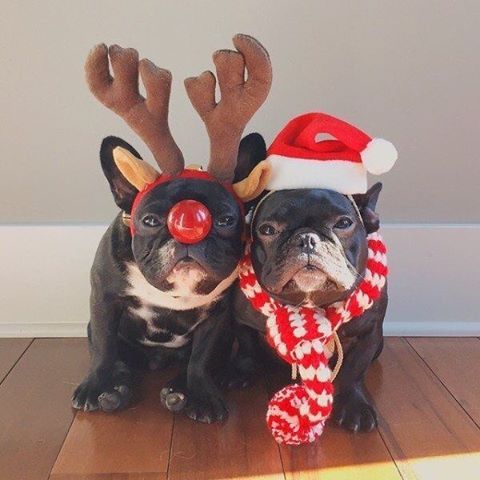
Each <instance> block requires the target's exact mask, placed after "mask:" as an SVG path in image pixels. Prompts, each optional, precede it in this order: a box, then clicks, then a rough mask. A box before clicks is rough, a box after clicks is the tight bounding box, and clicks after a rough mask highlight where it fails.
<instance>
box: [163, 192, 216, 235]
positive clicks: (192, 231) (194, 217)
mask: <svg viewBox="0 0 480 480" xmlns="http://www.w3.org/2000/svg"><path fill="white" fill-rule="evenodd" d="M167 226H168V230H169V231H170V233H171V235H172V237H173V238H174V239H175V240H177V241H178V242H180V243H188V244H192V243H197V242H199V241H200V240H203V239H204V238H205V237H206V236H207V235H208V232H210V229H211V228H212V216H211V215H210V212H209V211H208V208H207V207H206V206H205V205H204V204H203V203H200V202H197V201H196V200H182V201H181V202H178V203H177V204H175V205H174V206H173V207H172V208H171V209H170V212H169V213H168V218H167Z"/></svg>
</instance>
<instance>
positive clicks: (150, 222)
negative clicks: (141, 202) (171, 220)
mask: <svg viewBox="0 0 480 480" xmlns="http://www.w3.org/2000/svg"><path fill="white" fill-rule="evenodd" d="M142 223H143V224H144V225H146V226H147V227H159V226H160V219H159V218H158V217H157V216H156V215H151V214H148V215H145V216H144V217H143V218H142Z"/></svg>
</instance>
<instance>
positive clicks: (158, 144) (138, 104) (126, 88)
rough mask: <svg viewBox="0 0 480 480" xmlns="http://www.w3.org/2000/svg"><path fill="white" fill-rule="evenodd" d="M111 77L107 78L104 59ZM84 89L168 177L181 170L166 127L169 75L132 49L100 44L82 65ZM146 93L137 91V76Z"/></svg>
mask: <svg viewBox="0 0 480 480" xmlns="http://www.w3.org/2000/svg"><path fill="white" fill-rule="evenodd" d="M109 57H110V62H111V64H112V70H113V74H114V77H113V78H112V76H111V75H110V70H109V66H108V58H109ZM85 72H86V76H87V82H88V86H89V87H90V90H91V92H92V93H93V94H94V95H95V97H96V98H97V99H98V100H99V101H100V102H101V103H103V104H104V105H105V106H106V107H107V108H109V109H111V110H113V111H114V112H115V113H116V114H118V115H119V116H120V117H121V118H123V120H125V122H126V123H127V124H128V125H129V126H130V127H131V128H132V130H134V131H135V133H136V134H137V135H138V136H139V137H140V138H141V139H142V140H143V141H144V142H145V144H146V145H147V146H148V148H149V149H150V151H151V152H152V154H153V156H154V157H155V160H156V162H157V163H158V166H159V167H160V168H161V170H162V171H163V172H164V173H166V174H169V175H175V174H177V173H179V172H181V171H182V170H183V167H184V161H183V155H182V152H181V151H180V149H179V148H178V146H177V144H176V143H175V140H174V139H173V137H172V134H171V133H170V128H169V127H168V101H169V97H170V88H171V84H172V75H171V74H170V72H169V71H168V70H164V69H162V68H159V67H157V66H156V65H155V64H153V63H152V62H151V61H150V60H147V59H142V60H140V61H139V60H138V52H137V51H136V50H134V49H133V48H125V49H124V48H121V47H119V46H118V45H112V46H111V47H109V48H107V46H106V45H104V44H100V45H97V46H96V47H94V48H93V49H92V50H91V52H90V54H89V55H88V58H87V61H86V62H85ZM139 73H140V76H141V78H142V82H143V85H144V86H145V90H146V93H147V95H146V97H147V98H144V97H143V96H142V95H141V94H140V92H139V90H138V76H139Z"/></svg>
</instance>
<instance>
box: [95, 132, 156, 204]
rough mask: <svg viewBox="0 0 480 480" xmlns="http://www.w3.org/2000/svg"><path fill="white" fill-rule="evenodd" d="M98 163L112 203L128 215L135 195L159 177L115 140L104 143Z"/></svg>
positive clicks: (126, 147)
mask: <svg viewBox="0 0 480 480" xmlns="http://www.w3.org/2000/svg"><path fill="white" fill-rule="evenodd" d="M100 161H101V164H102V169H103V173H104V174H105V177H107V180H108V183H109V184H110V190H111V191H112V194H113V198H114V200H115V203H116V204H117V205H118V206H119V207H120V208H121V209H122V210H123V211H125V212H127V213H130V210H131V208H132V205H133V201H134V200H135V197H136V195H137V193H138V192H139V191H140V190H142V189H143V188H144V187H145V185H147V184H148V183H151V182H153V181H155V179H156V178H157V177H158V175H159V173H158V172H157V171H156V170H155V169H154V168H153V167H152V166H151V165H149V164H148V163H146V162H144V161H143V160H142V158H141V156H140V154H139V153H138V152H137V151H136V150H135V149H134V148H133V147H132V146H131V145H129V144H128V143H127V142H125V141H124V140H122V139H121V138H117V137H107V138H105V139H104V140H103V142H102V146H101V148H100Z"/></svg>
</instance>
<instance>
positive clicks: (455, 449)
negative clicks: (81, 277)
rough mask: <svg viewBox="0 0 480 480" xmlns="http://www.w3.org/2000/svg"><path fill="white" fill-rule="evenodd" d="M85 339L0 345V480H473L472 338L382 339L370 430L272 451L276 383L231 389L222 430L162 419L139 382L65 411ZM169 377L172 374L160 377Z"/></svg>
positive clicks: (479, 430) (479, 347)
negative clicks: (125, 395) (115, 402)
mask: <svg viewBox="0 0 480 480" xmlns="http://www.w3.org/2000/svg"><path fill="white" fill-rule="evenodd" d="M87 365H88V358H87V349H86V342H85V340H84V339H35V340H31V339H0V382H1V383H0V479H1V480H17V479H19V480H20V479H21V480H37V479H48V478H51V479H53V480H87V479H89V480H90V479H91V480H94V479H95V480H120V479H122V480H127V479H131V480H160V479H172V480H173V479H185V480H194V479H221V478H228V479H234V478H259V479H289V480H299V479H309V480H313V479H320V480H328V479H335V480H342V479H362V480H363V479H365V480H374V479H380V480H389V479H402V478H403V479H432V480H433V479H434V480H443V479H446V480H447V479H448V480H450V479H461V480H467V479H475V480H480V340H479V339H477V338H448V339H446V338H428V339H427V338H390V339H388V340H387V342H386V346H385V350H384V352H383V354H382V355H381V357H380V359H379V360H378V361H377V362H376V363H375V364H374V365H373V366H372V368H371V371H370V372H369V375H368V382H367V383H368V387H369V390H370V392H371V393H372V396H373V399H374V402H375V404H376V407H377V410H378V413H379V417H380V427H379V430H378V431H375V432H373V433H370V434H358V435H352V434H349V433H346V432H344V431H342V430H339V429H337V428H335V427H333V426H331V427H329V428H328V429H327V431H326V433H325V434H324V436H323V437H322V438H321V439H320V441H319V442H318V443H317V444H315V445H310V446H303V447H297V448H287V447H278V446H277V444H276V443H275V442H274V441H273V440H272V438H271V436H270V433H269V432H268V431H267V429H266V426H265V423H264V416H265V408H266V404H267V399H268V396H269V390H272V389H273V388H275V379H274V378H273V379H272V378H268V379H265V380H264V381H262V380H261V381H259V382H258V383H257V385H256V386H255V387H252V388H250V389H247V390H244V391H239V392H230V393H229V394H228V402H229V405H230V411H231V414H230V418H229V420H228V422H227V423H226V424H225V425H200V424H197V423H194V422H192V421H190V420H188V419H187V418H184V417H183V416H177V417H175V418H174V417H173V416H172V415H171V414H169V413H168V412H166V411H165V410H163V409H162V408H161V407H160V404H159V398H158V393H159V389H160V386H161V385H162V382H164V381H165V379H166V378H168V376H169V372H165V373H163V374H160V375H158V374H156V375H153V374H149V375H147V376H146V377H145V379H144V380H143V382H142V384H141V386H140V387H139V391H138V401H137V402H136V403H135V404H134V405H133V406H132V407H131V408H129V409H128V410H126V411H123V412H121V413H118V414H114V415H107V414H102V413H93V414H86V413H83V412H81V413H77V414H76V415H75V413H74V412H73V411H72V410H71V408H70V403H69V399H70V395H71V392H72V389H73V388H74V385H75V384H76V383H77V382H78V381H79V380H80V379H81V378H82V376H83V374H84V373H85V372H86V370H87ZM170 375H171V373H170Z"/></svg>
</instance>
